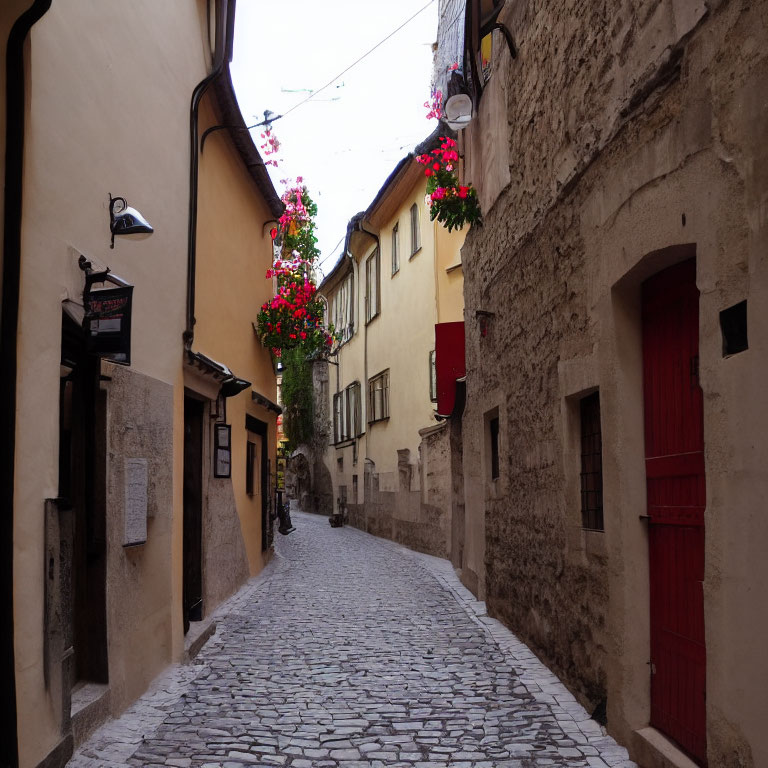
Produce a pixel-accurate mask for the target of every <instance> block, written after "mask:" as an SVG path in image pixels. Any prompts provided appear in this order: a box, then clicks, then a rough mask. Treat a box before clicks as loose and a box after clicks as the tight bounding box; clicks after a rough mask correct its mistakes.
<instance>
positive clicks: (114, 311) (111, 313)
mask: <svg viewBox="0 0 768 768" xmlns="http://www.w3.org/2000/svg"><path fill="white" fill-rule="evenodd" d="M83 300H84V305H85V319H84V320H83V327H84V328H85V336H86V348H87V350H88V352H92V353H93V354H96V355H98V356H99V357H103V358H104V359H106V360H110V361H111V362H113V363H120V365H130V364H131V308H132V303H133V286H132V285H128V286H124V287H120V288H107V289H105V290H103V291H91V292H87V293H86V294H85V295H84V296H83Z"/></svg>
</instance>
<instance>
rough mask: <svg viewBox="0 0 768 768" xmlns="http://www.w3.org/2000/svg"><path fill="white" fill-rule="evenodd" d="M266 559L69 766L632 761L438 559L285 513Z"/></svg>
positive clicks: (444, 766) (417, 766) (481, 767)
mask: <svg viewBox="0 0 768 768" xmlns="http://www.w3.org/2000/svg"><path fill="white" fill-rule="evenodd" d="M294 524H295V525H296V528H297V530H296V532H295V533H293V534H291V535H290V536H289V537H285V538H283V537H279V536H278V537H277V538H278V539H279V541H277V542H276V550H277V554H276V557H275V560H274V561H273V562H272V563H271V564H270V565H269V566H268V568H267V569H266V570H265V572H264V573H263V574H262V575H261V576H260V577H259V578H257V579H256V580H254V581H252V582H251V583H249V584H248V585H247V586H246V587H245V588H244V589H242V590H241V591H240V592H239V593H238V594H237V595H236V596H234V597H233V598H232V599H231V600H230V601H228V602H227V603H226V604H225V605H224V606H223V607H222V609H221V610H220V611H219V615H218V617H217V624H218V626H217V631H216V634H215V635H214V636H213V637H212V638H211V640H209V641H208V643H207V645H206V646H205V647H204V648H203V650H202V651H201V652H200V654H199V655H198V656H197V658H196V659H195V661H194V663H192V664H190V665H186V666H179V667H175V668H173V669H171V670H170V671H169V672H168V673H167V674H166V675H165V676H164V677H163V678H162V679H161V680H159V681H157V683H156V685H155V686H154V688H153V690H152V691H151V692H150V693H148V694H147V695H146V696H144V697H143V698H142V699H141V700H140V701H139V702H138V703H137V704H136V705H134V706H133V707H132V708H131V709H130V710H128V712H127V713H126V714H125V715H124V716H123V717H121V718H120V719H119V720H117V721H114V722H111V723H109V724H107V725H106V726H104V727H102V728H101V729H100V730H99V731H97V732H96V734H94V736H93V737H92V738H91V739H90V741H89V742H87V743H86V744H84V745H83V746H82V747H81V748H80V749H79V750H78V752H77V753H76V755H75V756H74V758H73V759H72V761H71V762H70V763H69V765H70V766H71V768H97V767H98V768H111V767H114V766H125V765H131V766H160V765H162V766H177V767H178V768H184V767H186V766H204V767H205V768H235V767H236V766H289V767H290V768H310V767H311V766H317V768H323V767H326V768H332V767H333V768H336V766H339V767H340V768H363V767H364V766H366V767H369V766H370V767H371V768H376V767H379V766H380V767H381V768H384V766H387V767H389V766H403V767H404V768H405V767H406V766H407V767H410V768H427V767H429V768H448V766H455V767H456V768H494V767H498V768H539V766H541V767H542V768H543V766H569V767H573V768H582V767H583V768H605V767H606V766H612V767H614V766H615V767H617V768H618V767H621V768H629V767H630V766H634V763H632V762H631V761H630V760H629V759H628V757H627V753H626V751H625V750H624V749H623V748H622V747H619V746H617V745H616V743H615V742H614V741H613V740H612V739H611V738H609V737H607V736H605V735H604V734H603V732H602V730H601V728H600V726H599V725H598V724H597V723H595V722H594V721H592V720H590V719H589V717H588V715H587V714H586V713H585V711H584V710H583V709H582V707H581V706H579V705H578V703H577V702H576V701H575V700H574V699H573V697H572V696H571V695H570V694H569V693H568V692H567V691H566V690H565V688H564V687H563V686H562V685H561V684H560V683H559V682H558V681H557V679H556V678H555V677H554V676H553V675H552V674H551V673H549V672H548V671H547V670H546V668H544V667H543V666H542V665H541V664H540V663H539V662H538V661H537V659H536V658H535V656H533V654H532V653H531V652H530V651H528V649H527V648H526V647H525V646H524V645H523V644H522V643H520V642H519V641H517V640H516V639H515V637H514V636H513V635H512V634H511V633H510V632H508V631H507V630H506V629H505V628H504V627H502V626H501V625H500V624H499V623H498V622H496V621H495V620H492V619H489V618H487V617H486V616H485V614H484V607H483V604H481V603H477V602H475V601H474V599H473V597H472V595H471V594H470V593H469V592H467V591H466V590H465V589H464V588H463V587H462V586H461V584H460V583H459V582H458V580H457V579H456V577H455V575H454V573H453V570H452V569H451V567H450V564H449V563H447V562H445V561H442V560H439V559H436V558H432V557H429V556H426V555H420V554H417V553H412V552H409V551H408V550H405V549H403V548H401V547H398V546H396V545H394V544H392V543H390V542H387V541H383V540H380V539H377V538H374V537H372V536H369V535H367V534H364V533H362V532H360V531H357V530H355V529H352V528H348V527H345V528H340V529H333V528H331V527H330V526H329V525H328V521H327V519H326V518H320V517H314V516H309V515H304V514H295V515H294Z"/></svg>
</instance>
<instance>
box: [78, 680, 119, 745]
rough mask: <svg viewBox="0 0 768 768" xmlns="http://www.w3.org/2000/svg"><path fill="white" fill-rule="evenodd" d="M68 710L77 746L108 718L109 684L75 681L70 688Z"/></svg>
mask: <svg viewBox="0 0 768 768" xmlns="http://www.w3.org/2000/svg"><path fill="white" fill-rule="evenodd" d="M70 712H71V716H72V736H73V740H74V746H75V748H77V746H78V745H79V744H82V743H83V742H84V741H85V740H86V739H87V738H88V737H89V736H90V735H91V734H92V733H93V732H94V731H95V730H96V729H97V728H98V727H99V726H100V725H103V724H104V723H105V722H106V721H107V720H108V719H109V715H110V713H109V686H108V685H105V684H103V683H84V682H83V683H77V684H76V685H75V686H74V687H73V688H72V705H71V708H70Z"/></svg>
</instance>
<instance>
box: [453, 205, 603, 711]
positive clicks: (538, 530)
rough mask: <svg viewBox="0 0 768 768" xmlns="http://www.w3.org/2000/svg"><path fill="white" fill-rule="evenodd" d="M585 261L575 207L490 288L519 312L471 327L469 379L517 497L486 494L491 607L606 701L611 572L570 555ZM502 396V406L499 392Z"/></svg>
mask: <svg viewBox="0 0 768 768" xmlns="http://www.w3.org/2000/svg"><path fill="white" fill-rule="evenodd" d="M495 234H496V232H495V228H494V227H493V226H492V225H491V222H488V224H487V225H486V226H485V227H484V228H483V229H481V230H479V231H478V237H477V238H476V240H480V237H479V236H480V235H482V236H485V237H487V238H488V239H487V241H486V242H483V243H478V245H479V250H480V252H482V253H485V252H487V251H489V250H491V249H493V250H495V249H496V248H498V246H497V245H496V244H495V243H494V242H493V240H494V235H495ZM473 244H474V243H473ZM583 262H584V254H583V250H582V248H581V243H580V239H579V225H578V221H577V220H576V217H575V213H574V210H573V209H572V208H571V207H569V206H564V207H562V208H561V209H558V210H557V211H556V212H555V213H553V215H552V216H551V217H550V218H549V219H548V221H547V224H546V226H545V227H542V228H541V231H540V233H538V237H537V238H535V239H530V240H528V241H527V242H526V243H525V245H524V246H523V247H521V248H519V249H518V250H517V252H516V253H515V254H514V256H513V257H512V258H511V259H510V261H509V262H508V264H507V269H506V270H505V273H504V274H503V275H500V276H499V279H497V280H496V281H495V282H494V283H493V285H492V287H490V288H489V290H488V291H486V292H485V293H484V294H483V303H482V305H483V306H491V307H497V308H501V307H510V306H514V307H515V311H514V312H503V311H498V310H497V312H496V317H495V318H494V319H493V321H492V323H491V327H490V329H489V331H488V335H487V336H486V337H484V338H483V337H481V336H480V334H479V333H476V332H475V333H472V331H476V328H475V327H474V326H472V327H471V331H470V334H468V337H469V338H468V349H469V350H471V351H470V352H469V360H470V363H469V368H470V370H472V369H474V370H478V368H480V369H481V371H482V373H481V374H480V375H479V376H478V377H477V378H474V377H473V378H472V379H470V380H469V382H468V386H469V387H470V388H471V389H474V390H475V395H476V396H474V397H473V396H471V395H470V396H469V397H468V404H469V405H468V408H467V411H466V414H465V425H467V424H468V423H470V424H472V426H473V427H476V426H477V425H478V424H480V425H483V423H484V418H483V416H484V413H485V409H486V407H487V406H492V405H495V406H498V407H499V408H503V409H504V410H505V414H504V415H505V418H506V429H505V437H506V450H505V451H503V455H502V461H503V462H504V467H503V468H502V479H503V481H504V483H505V486H506V488H507V489H508V493H503V492H502V493H499V494H498V495H496V497H493V496H492V495H490V494H489V493H488V492H485V493H484V497H485V524H486V589H487V597H486V599H487V601H488V604H489V607H490V608H491V610H493V611H494V612H495V613H497V614H498V615H499V616H500V617H501V618H503V620H504V621H505V622H506V623H507V624H508V625H509V626H511V627H514V628H515V629H516V630H518V631H520V630H522V633H523V634H524V636H525V637H526V639H527V640H528V641H529V642H532V644H533V645H534V647H535V648H537V649H545V650H546V656H547V660H548V661H549V662H550V663H551V664H552V665H553V666H554V667H555V669H556V671H557V672H558V673H559V674H561V675H565V676H566V678H568V679H569V680H570V681H571V684H572V685H573V686H574V687H575V689H576V690H577V691H578V692H579V693H580V694H581V696H582V697H583V699H585V700H586V702H587V703H588V704H589V705H590V706H591V707H592V708H594V707H595V706H596V705H597V704H598V703H599V702H600V701H601V700H602V699H603V698H604V697H605V669H604V662H605V648H604V646H605V639H604V628H605V608H606V603H607V574H606V572H605V570H604V569H603V568H602V567H601V564H600V563H594V562H587V563H584V564H575V563H566V561H565V557H566V541H565V537H566V530H567V527H568V522H567V518H566V509H565V499H564V496H563V492H562V490H563V486H564V477H563V467H562V462H561V460H560V457H561V448H560V445H561V442H562V439H563V436H562V428H561V418H560V402H559V393H558V370H557V363H558V359H559V358H560V356H561V355H568V352H569V351H571V350H572V351H576V350H585V349H586V350H588V349H589V348H590V346H591V344H592V338H591V336H590V328H589V324H588V320H587V311H586V306H585V292H586V286H585V283H584V263H583ZM470 306H472V305H471V304H470ZM474 306H478V305H477V304H475V305H474ZM486 361H487V362H486ZM491 361H492V362H493V365H488V363H490V362H491ZM510 382H514V384H513V386H510ZM499 391H501V392H504V393H505V397H504V398H503V401H502V402H498V401H497V400H496V398H494V396H493V395H492V394H491V393H495V392H499ZM486 395H487V396H486Z"/></svg>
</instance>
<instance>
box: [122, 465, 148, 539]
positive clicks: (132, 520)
mask: <svg viewBox="0 0 768 768" xmlns="http://www.w3.org/2000/svg"><path fill="white" fill-rule="evenodd" d="M146 540H147V460H146V459H126V460H125V533H124V535H123V546H124V547H130V546H131V545H133V544H144V543H145V542H146Z"/></svg>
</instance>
